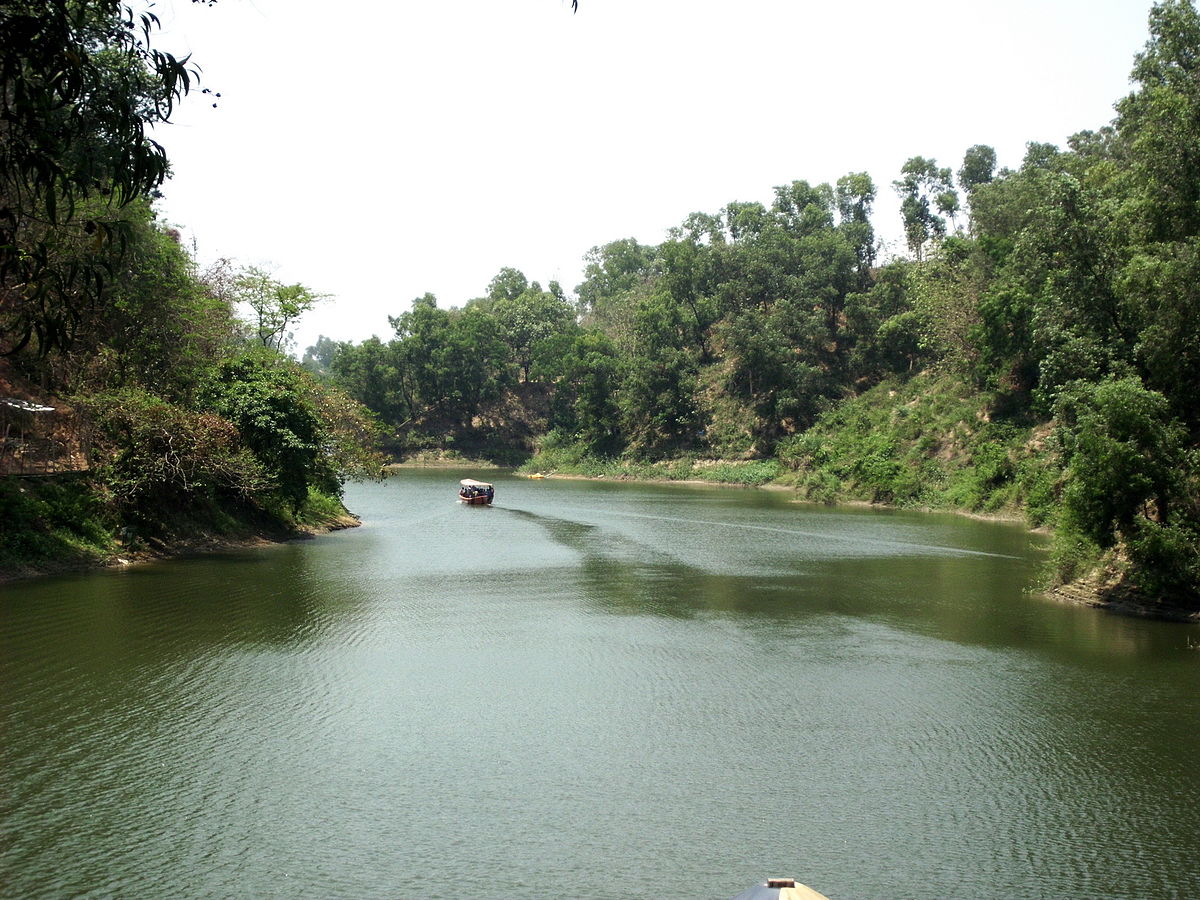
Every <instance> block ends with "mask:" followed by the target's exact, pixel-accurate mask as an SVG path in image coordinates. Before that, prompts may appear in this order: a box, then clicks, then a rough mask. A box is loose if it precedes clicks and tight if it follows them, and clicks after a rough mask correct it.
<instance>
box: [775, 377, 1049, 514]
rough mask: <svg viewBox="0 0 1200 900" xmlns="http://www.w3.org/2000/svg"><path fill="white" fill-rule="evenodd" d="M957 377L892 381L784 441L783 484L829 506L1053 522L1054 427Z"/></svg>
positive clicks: (780, 452) (780, 449) (781, 451)
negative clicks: (1008, 414)
mask: <svg viewBox="0 0 1200 900" xmlns="http://www.w3.org/2000/svg"><path fill="white" fill-rule="evenodd" d="M997 400H998V398H996V397H995V396H992V395H989V394H986V393H983V394H981V393H978V392H976V391H974V390H971V389H969V388H968V387H967V386H965V385H963V384H962V383H961V382H960V381H959V380H957V379H955V378H953V377H949V376H937V375H932V374H924V375H918V376H916V377H914V378H912V379H909V380H908V381H903V382H902V381H899V380H891V381H886V382H884V383H882V384H879V385H877V386H876V387H874V388H872V389H871V390H869V391H866V392H865V393H863V394H861V395H860V396H858V397H855V398H853V399H850V400H847V401H845V402H844V403H842V404H841V405H839V406H838V407H836V408H835V409H833V410H831V411H829V412H827V413H826V414H825V415H823V416H821V418H820V419H819V420H818V421H817V422H816V424H815V425H814V426H813V427H812V428H811V429H809V430H808V431H806V432H804V433H803V434H799V435H796V436H794V437H791V438H788V439H786V440H785V441H783V442H781V444H780V445H779V447H778V448H777V457H778V460H779V462H780V464H781V466H782V468H783V474H782V475H781V476H780V479H779V480H780V481H781V482H782V483H784V484H788V485H791V486H793V487H794V488H795V489H796V491H797V492H798V493H799V494H800V495H801V496H802V497H804V498H806V499H810V500H815V501H821V502H838V501H845V500H862V501H868V502H871V503H881V504H887V505H890V506H898V507H909V508H914V507H915V508H922V509H944V510H960V511H965V512H973V513H986V514H997V513H1001V514H1009V515H1014V516H1021V517H1024V518H1025V519H1027V521H1028V522H1029V524H1030V525H1033V526H1039V525H1047V524H1053V521H1054V517H1055V509H1056V484H1057V481H1058V479H1059V476H1060V469H1059V467H1058V465H1057V463H1056V460H1055V456H1054V454H1053V453H1052V452H1048V446H1047V445H1048V438H1049V433H1050V432H1049V427H1048V426H1045V425H1040V426H1039V425H1036V424H1035V423H1032V422H1029V421H1026V420H1022V419H1007V420H1006V419H1004V418H1003V417H1001V416H999V415H996V414H994V413H989V412H988V410H994V409H996V408H998V407H1000V406H1001V404H1000V403H999V402H997Z"/></svg>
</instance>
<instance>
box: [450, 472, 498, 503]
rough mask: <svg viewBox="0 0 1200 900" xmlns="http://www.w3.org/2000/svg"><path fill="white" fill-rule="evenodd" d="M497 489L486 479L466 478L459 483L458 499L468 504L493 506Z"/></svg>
mask: <svg viewBox="0 0 1200 900" xmlns="http://www.w3.org/2000/svg"><path fill="white" fill-rule="evenodd" d="M495 496H496V489H495V488H494V487H492V486H491V485H490V484H488V483H487V482H486V481H476V480H475V479H474V478H464V479H463V480H462V481H460V482H459V483H458V499H459V500H461V501H462V502H463V503H465V504H467V505H468V506H491V505H492V498H493V497H495Z"/></svg>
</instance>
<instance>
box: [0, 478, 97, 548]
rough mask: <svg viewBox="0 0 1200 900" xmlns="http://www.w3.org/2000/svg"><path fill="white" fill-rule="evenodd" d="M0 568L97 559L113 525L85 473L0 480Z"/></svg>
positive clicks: (92, 483)
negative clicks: (1, 526) (2, 525)
mask: <svg viewBox="0 0 1200 900" xmlns="http://www.w3.org/2000/svg"><path fill="white" fill-rule="evenodd" d="M0 521H2V522H3V523H4V527H3V529H0V569H5V570H9V571H18V570H22V569H26V568H42V567H46V566H70V565H75V564H78V565H87V564H95V563H99V562H103V561H104V560H105V559H108V558H109V557H111V556H112V555H113V554H114V553H115V552H116V551H117V549H118V544H117V540H116V529H117V527H118V523H117V520H116V517H115V516H114V515H113V513H112V510H111V508H110V507H109V506H108V504H106V503H105V502H104V501H103V492H102V491H100V490H99V489H98V486H97V485H96V484H95V482H94V481H93V480H92V479H91V478H90V477H89V476H87V475H66V476H57V477H55V478H53V479H50V478H44V479H42V478H0Z"/></svg>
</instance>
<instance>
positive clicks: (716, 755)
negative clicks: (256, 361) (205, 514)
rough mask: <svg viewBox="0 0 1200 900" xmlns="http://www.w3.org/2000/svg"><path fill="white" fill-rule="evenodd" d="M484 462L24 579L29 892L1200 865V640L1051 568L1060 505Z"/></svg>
mask: <svg viewBox="0 0 1200 900" xmlns="http://www.w3.org/2000/svg"><path fill="white" fill-rule="evenodd" d="M464 474H476V475H477V474H479V473H458V472H446V471H444V470H428V471H423V470H412V471H406V472H404V473H403V474H401V475H400V476H399V477H397V478H394V479H392V480H389V481H388V482H386V483H384V484H382V485H361V486H351V487H350V489H349V491H348V501H349V504H350V506H351V507H352V508H353V509H355V510H356V511H357V512H359V513H360V514H361V515H362V516H363V517H364V520H365V524H364V525H363V527H361V528H358V529H354V530H351V531H347V532H343V533H339V534H335V535H331V536H328V537H324V538H320V539H316V540H312V541H304V542H298V543H294V544H288V545H283V546H278V547H270V548H266V549H262V550H253V551H246V552H238V553H229V554H222V555H218V556H214V557H205V558H199V559H189V560H177V561H172V562H167V563H158V564H153V565H148V566H141V567H136V568H130V569H127V570H124V571H121V572H105V573H100V574H96V575H89V576H80V577H68V578H54V579H46V580H42V581H37V582H29V583H22V584H15V585H8V586H5V587H3V588H0V642H2V643H0V752H2V754H3V755H2V757H0V763H2V766H3V770H2V771H3V781H4V785H5V787H4V790H3V794H2V795H0V801H2V805H0V826H2V827H0V842H2V843H0V892H3V895H4V896H12V897H112V896H122V897H296V896H310V897H356V898H359V897H361V898H374V897H380V898H383V897H389V898H395V897H409V898H457V897H462V896H477V897H497V898H503V897H514V898H547V897H556V896H577V897H585V898H586V897H595V898H627V897H635V896H643V895H647V894H649V895H653V896H658V895H660V894H664V895H675V896H680V897H696V898H727V897H730V896H732V895H733V894H735V893H737V892H738V891H740V890H742V889H743V888H745V887H747V886H749V885H750V884H752V883H754V882H756V881H760V880H761V879H762V878H764V877H766V876H767V875H777V874H786V875H794V876H796V877H798V878H800V879H801V880H802V881H805V882H807V883H809V884H811V885H813V886H815V887H817V888H819V889H820V890H822V891H823V892H825V893H826V894H828V895H829V896H830V897H832V898H834V900H849V898H906V897H913V898H948V897H957V898H993V897H995V898H1000V897H1011V896H1020V897H1023V898H1038V897H1044V898H1075V897H1078V898H1085V897H1099V896H1105V897H1122V898H1184V897H1196V896H1200V864H1198V863H1197V860H1198V859H1200V813H1198V812H1197V810H1200V774H1198V772H1197V765H1196V761H1197V760H1198V759H1200V727H1198V725H1200V690H1198V688H1200V652H1196V651H1193V650H1189V649H1188V647H1189V642H1190V643H1191V644H1198V643H1200V634H1198V632H1197V630H1196V629H1194V628H1190V627H1186V626H1179V625H1172V624H1166V623H1156V622H1144V621H1137V620H1130V619H1122V618H1118V617H1114V616H1112V615H1108V614H1105V613H1101V612H1098V611H1095V610H1091V609H1081V608H1074V607H1067V606H1061V605H1058V604H1055V603H1052V602H1049V601H1047V600H1045V599H1043V598H1040V597H1038V596H1037V595H1035V594H1032V593H1030V592H1029V588H1030V585H1031V584H1032V582H1033V580H1034V579H1035V577H1036V571H1037V567H1038V566H1039V565H1040V564H1041V562H1042V559H1043V549H1042V548H1041V546H1040V543H1041V542H1040V539H1038V538H1037V537H1035V536H1031V535H1029V534H1027V533H1026V532H1024V531H1023V530H1022V529H1020V528H1018V527H1015V526H1011V525H1004V524H997V523H987V522H978V521H973V520H970V519H965V518H961V517H955V516H941V515H921V514H915V513H911V514H910V513H900V512H878V511H869V510H847V509H822V508H812V507H803V506H797V505H795V504H792V503H790V502H788V498H787V496H786V495H781V494H775V493H767V492H759V491H741V490H731V489H715V488H699V487H689V486H648V485H628V484H607V483H603V482H570V481H559V480H550V481H544V482H537V481H527V480H522V479H515V478H508V477H503V476H492V477H489V479H488V480H492V481H495V482H496V484H497V502H496V506H495V507H493V508H490V509H488V508H479V507H474V508H468V507H464V506H462V505H460V504H458V503H456V502H455V501H454V494H455V485H456V483H457V479H458V478H459V477H461V476H462V475H464ZM667 881H673V882H675V883H676V885H677V886H676V887H673V888H669V889H668V888H667V887H666V886H665V882H667Z"/></svg>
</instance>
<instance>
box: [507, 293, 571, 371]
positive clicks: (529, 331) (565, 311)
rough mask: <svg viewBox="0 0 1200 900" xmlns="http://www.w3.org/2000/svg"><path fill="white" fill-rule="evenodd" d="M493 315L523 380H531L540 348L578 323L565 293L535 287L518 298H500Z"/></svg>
mask: <svg viewBox="0 0 1200 900" xmlns="http://www.w3.org/2000/svg"><path fill="white" fill-rule="evenodd" d="M492 315H493V316H495V319H496V325H497V327H498V328H499V334H500V337H501V339H502V340H503V341H504V342H505V343H506V344H508V346H509V347H510V348H511V349H512V354H513V358H514V359H515V360H516V362H517V365H518V367H520V370H521V380H522V381H529V367H530V365H531V364H532V362H533V358H534V355H535V353H536V352H537V345H538V344H539V343H540V342H542V341H544V340H546V339H547V338H549V337H550V336H551V335H554V334H558V333H561V332H563V331H566V330H567V329H568V328H569V327H570V326H572V325H574V324H575V316H574V312H573V311H572V309H571V307H570V305H569V304H568V303H567V300H566V298H565V297H563V296H562V294H561V292H560V293H558V294H555V293H553V292H551V291H540V290H534V289H533V288H529V289H527V290H525V291H524V292H522V293H521V294H519V295H518V296H516V297H512V298H506V297H502V298H500V299H497V300H496V302H495V304H494V305H493V306H492Z"/></svg>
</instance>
